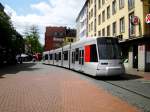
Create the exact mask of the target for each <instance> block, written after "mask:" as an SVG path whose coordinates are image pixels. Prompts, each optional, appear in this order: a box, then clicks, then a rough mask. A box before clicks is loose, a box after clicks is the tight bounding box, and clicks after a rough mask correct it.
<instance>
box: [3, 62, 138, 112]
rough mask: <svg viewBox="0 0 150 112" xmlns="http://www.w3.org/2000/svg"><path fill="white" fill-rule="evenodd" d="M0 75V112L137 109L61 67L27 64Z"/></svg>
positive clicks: (124, 111)
mask: <svg viewBox="0 0 150 112" xmlns="http://www.w3.org/2000/svg"><path fill="white" fill-rule="evenodd" d="M29 65H30V66H29ZM0 74H1V76H0V112H139V111H140V110H138V109H137V108H136V107H133V106H131V105H129V104H128V103H126V102H125V101H122V100H121V99H119V98H118V97H115V96H112V95H111V94H110V93H108V92H107V91H105V90H103V89H102V88H97V87H96V86H95V85H94V84H92V83H90V82H88V81H87V80H83V79H81V78H80V77H79V76H78V75H75V74H76V73H74V72H71V71H69V70H66V69H63V68H57V67H54V66H47V65H42V64H28V63H26V64H23V65H17V66H15V67H8V68H7V69H6V68H5V69H3V70H0Z"/></svg>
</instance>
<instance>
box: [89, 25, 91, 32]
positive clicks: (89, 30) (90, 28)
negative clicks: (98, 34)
mask: <svg viewBox="0 0 150 112" xmlns="http://www.w3.org/2000/svg"><path fill="white" fill-rule="evenodd" d="M90 31H91V25H90V24H89V32H90Z"/></svg>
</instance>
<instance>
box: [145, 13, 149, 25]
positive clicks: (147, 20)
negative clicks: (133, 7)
mask: <svg viewBox="0 0 150 112" xmlns="http://www.w3.org/2000/svg"><path fill="white" fill-rule="evenodd" d="M145 22H146V23H147V24H149V23H150V14H147V15H146V18H145Z"/></svg>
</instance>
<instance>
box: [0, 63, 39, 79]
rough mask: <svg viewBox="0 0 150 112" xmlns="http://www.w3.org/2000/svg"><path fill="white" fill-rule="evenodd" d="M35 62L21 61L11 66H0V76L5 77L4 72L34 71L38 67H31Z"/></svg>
mask: <svg viewBox="0 0 150 112" xmlns="http://www.w3.org/2000/svg"><path fill="white" fill-rule="evenodd" d="M34 65H36V63H32V62H31V63H22V64H17V65H13V66H5V67H2V68H0V78H5V77H4V75H6V74H16V73H18V72H20V71H34V70H37V69H40V68H35V67H33V66H34Z"/></svg>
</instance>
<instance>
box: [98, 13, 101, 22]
mask: <svg viewBox="0 0 150 112" xmlns="http://www.w3.org/2000/svg"><path fill="white" fill-rule="evenodd" d="M100 24H101V14H100V15H99V16H98V25H100Z"/></svg>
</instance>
